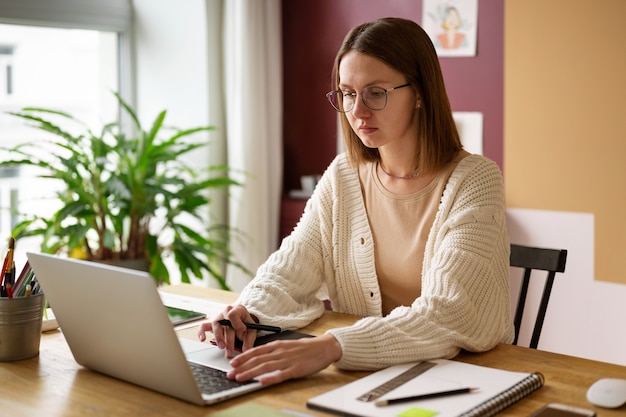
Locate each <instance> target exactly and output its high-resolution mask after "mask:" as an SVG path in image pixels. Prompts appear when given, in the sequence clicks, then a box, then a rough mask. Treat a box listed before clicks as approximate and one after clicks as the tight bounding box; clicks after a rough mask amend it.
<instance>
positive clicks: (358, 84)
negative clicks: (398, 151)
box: [339, 51, 420, 148]
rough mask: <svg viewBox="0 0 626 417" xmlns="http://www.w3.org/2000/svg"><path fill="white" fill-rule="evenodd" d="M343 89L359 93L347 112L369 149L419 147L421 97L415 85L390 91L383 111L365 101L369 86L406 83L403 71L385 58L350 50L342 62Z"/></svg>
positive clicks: (341, 80)
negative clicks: (417, 144) (388, 146)
mask: <svg viewBox="0 0 626 417" xmlns="http://www.w3.org/2000/svg"><path fill="white" fill-rule="evenodd" d="M339 79H340V84H339V89H340V90H342V91H343V92H346V93H357V97H356V99H355V102H354V108H353V109H352V110H351V111H349V112H347V113H345V114H346V117H347V119H348V122H349V123H350V126H351V127H352V130H354V132H355V133H356V135H357V136H358V137H359V139H360V140H361V142H363V144H364V145H365V146H367V147H368V148H381V147H383V146H387V145H390V146H397V145H403V144H404V145H406V144H409V145H410V146H413V147H414V146H415V143H416V140H417V120H418V118H417V112H416V110H417V108H418V106H419V103H420V99H419V97H418V96H417V93H416V92H415V89H414V88H412V87H411V86H408V87H403V88H399V89H397V90H393V91H389V92H388V94H387V105H386V106H385V108H384V109H382V110H371V109H370V108H368V107H367V106H366V105H365V104H364V103H363V100H362V96H361V92H362V91H363V89H364V88H367V87H382V88H384V89H386V90H388V89H391V88H395V87H398V86H400V85H403V84H406V83H407V80H406V78H405V77H404V76H403V75H402V73H400V72H398V71H397V70H395V69H393V68H392V67H390V66H389V65H387V64H385V63H384V62H383V61H381V60H379V59H377V58H373V57H371V56H369V55H364V54H362V53H359V52H355V51H350V52H348V53H347V54H345V55H344V56H343V58H342V59H341V63H340V65H339Z"/></svg>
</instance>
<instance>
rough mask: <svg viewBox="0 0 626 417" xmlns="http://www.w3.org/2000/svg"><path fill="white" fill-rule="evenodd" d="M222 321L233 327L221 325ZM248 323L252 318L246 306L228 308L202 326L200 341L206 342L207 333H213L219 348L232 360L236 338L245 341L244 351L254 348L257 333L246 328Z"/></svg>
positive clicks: (199, 332)
mask: <svg viewBox="0 0 626 417" xmlns="http://www.w3.org/2000/svg"><path fill="white" fill-rule="evenodd" d="M221 319H228V320H229V321H230V324H231V325H230V326H224V325H222V324H220V323H219V320H221ZM248 321H252V317H251V316H250V313H248V310H247V309H246V308H245V307H244V306H242V305H236V306H227V307H226V308H225V309H224V311H223V312H222V313H220V314H219V315H217V316H215V317H214V318H213V319H212V320H211V321H207V322H204V323H202V324H201V325H200V329H199V330H198V339H199V340H200V341H202V342H204V341H206V332H211V333H213V336H214V337H215V342H216V345H217V347H218V348H220V349H224V350H225V351H226V353H225V355H226V357H227V358H232V357H233V355H234V353H235V339H236V338H239V339H240V340H242V341H243V347H242V350H243V351H246V350H248V349H251V348H252V347H253V346H254V341H255V339H256V333H257V332H256V330H251V329H248V328H247V327H246V325H245V322H248Z"/></svg>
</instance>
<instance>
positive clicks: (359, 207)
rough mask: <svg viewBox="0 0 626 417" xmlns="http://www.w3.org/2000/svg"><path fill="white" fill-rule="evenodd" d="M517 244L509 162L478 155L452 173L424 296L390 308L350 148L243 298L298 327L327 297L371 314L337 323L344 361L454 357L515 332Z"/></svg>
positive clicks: (370, 366) (375, 363)
mask: <svg viewBox="0 0 626 417" xmlns="http://www.w3.org/2000/svg"><path fill="white" fill-rule="evenodd" d="M509 250H510V249H509V240H508V235H507V231H506V224H505V210H504V192H503V181H502V175H501V172H500V170H499V168H498V166H497V165H496V164H495V163H493V162H492V161H490V160H489V159H487V158H485V157H482V156H479V155H469V156H467V157H465V158H464V159H462V160H461V162H460V163H459V164H458V166H457V168H456V169H455V170H454V172H453V173H452V175H451V176H450V179H449V180H448V183H447V185H446V187H445V190H444V193H443V197H442V199H441V203H440V207H439V209H438V211H437V214H436V216H435V220H434V223H433V227H432V229H431V231H430V234H429V237H428V241H427V242H426V250H425V253H424V263H423V272H422V294H421V296H420V297H419V298H417V299H416V300H415V301H414V302H413V303H412V305H411V306H401V307H398V308H396V309H394V310H393V311H391V313H390V314H388V315H387V316H385V317H382V307H381V294H380V289H379V286H378V281H377V276H376V268H375V265H374V242H373V240H372V233H371V230H370V227H369V223H368V220H367V213H366V211H365V205H364V200H363V195H362V191H361V186H360V183H359V178H358V174H357V171H356V170H355V169H353V168H351V167H350V165H349V164H348V161H347V158H346V155H345V154H341V155H339V156H337V157H336V158H335V160H334V161H333V162H332V163H331V164H330V165H329V167H328V169H327V170H326V172H325V173H324V175H323V176H322V178H321V180H320V182H319V183H318V185H317V187H316V189H315V192H314V194H313V196H312V197H311V198H310V200H309V201H308V203H307V205H306V208H305V210H304V213H303V215H302V218H301V219H300V221H299V223H298V225H297V226H296V227H295V229H294V230H293V232H292V233H291V235H290V236H288V237H287V238H285V239H284V240H283V243H282V244H281V247H280V248H279V249H278V250H277V251H276V252H275V253H273V254H272V255H271V256H270V257H269V258H268V259H267V261H266V262H265V263H264V264H263V265H261V267H260V268H259V269H258V271H257V275H256V277H255V278H254V279H253V280H252V281H251V282H250V283H249V284H248V285H247V286H246V288H244V290H243V291H242V293H241V295H240V297H239V300H238V302H239V303H241V304H243V305H245V306H246V307H247V308H248V311H250V313H252V314H254V315H256V316H257V317H258V318H259V320H260V321H261V323H267V324H272V325H275V326H280V327H283V328H289V329H296V328H300V327H304V326H306V325H307V324H309V323H310V322H311V321H313V320H314V319H316V318H318V317H319V316H321V315H322V314H323V311H324V305H323V303H322V300H321V298H323V297H328V298H329V299H330V301H331V304H332V307H333V310H334V311H338V312H343V313H348V314H353V315H356V316H359V317H364V318H362V319H361V320H359V321H357V322H356V323H355V324H354V325H352V326H349V327H342V328H336V329H332V330H329V331H328V333H330V334H332V335H333V336H335V338H337V340H338V341H339V343H340V344H341V347H342V357H341V359H340V360H339V361H338V362H337V363H336V364H335V365H336V366H338V367H340V368H343V369H352V370H375V369H380V368H383V367H387V366H390V365H393V364H398V363H403V362H412V361H420V360H426V359H433V358H452V357H454V356H456V355H457V354H458V353H459V351H460V350H461V349H466V350H469V351H476V352H480V351H486V350H489V349H491V348H493V347H494V346H495V345H496V344H498V343H501V342H504V343H510V342H511V341H512V339H513V324H512V320H511V314H510V295H509V293H510V286H509ZM320 294H322V296H320Z"/></svg>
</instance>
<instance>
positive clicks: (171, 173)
mask: <svg viewBox="0 0 626 417" xmlns="http://www.w3.org/2000/svg"><path fill="white" fill-rule="evenodd" d="M115 96H116V97H117V100H118V102H119V103H120V105H121V108H122V109H123V111H124V112H125V114H126V115H128V118H129V120H130V121H131V124H132V125H133V126H132V127H133V129H132V131H133V132H134V134H132V135H128V134H127V133H126V132H125V130H124V129H122V126H121V123H119V122H113V123H109V124H107V125H105V126H104V127H103V128H102V129H101V130H100V131H98V132H95V131H92V130H91V129H90V128H89V127H87V126H86V125H85V124H84V123H82V122H80V121H78V120H76V119H75V118H73V117H72V116H70V115H69V114H66V113H63V112H59V111H54V110H50V109H41V108H24V109H22V110H21V111H19V112H11V113H9V114H11V115H13V116H15V117H19V118H21V119H24V120H26V121H27V122H28V123H29V124H31V125H33V126H34V127H36V128H38V129H41V130H43V131H46V132H49V133H51V134H52V136H51V139H50V140H38V141H31V142H28V143H25V144H20V145H17V146H14V147H12V148H10V149H7V148H4V149H2V152H5V153H8V155H3V156H2V157H0V166H34V167H38V168H40V169H42V171H41V172H42V174H41V175H40V177H42V178H47V179H50V181H57V182H58V183H60V184H61V188H60V189H59V190H58V191H57V192H56V198H57V199H58V200H59V201H60V202H61V208H60V209H58V210H56V211H54V212H53V213H51V214H49V215H40V214H36V215H33V214H31V215H26V214H25V213H22V216H23V217H25V219H24V220H22V221H21V222H20V223H19V224H18V225H17V226H16V227H15V229H14V230H13V236H14V237H15V238H20V237H24V236H41V237H42V238H43V241H42V244H41V250H42V252H48V253H59V252H65V253H67V254H68V255H70V256H75V255H76V254H79V255H80V256H81V257H83V258H85V259H88V260H92V261H102V262H109V263H118V262H130V261H139V262H144V263H145V265H146V267H147V268H148V269H149V271H150V273H151V274H152V276H153V277H154V278H155V280H157V282H158V283H159V284H163V283H170V271H169V269H168V266H167V265H168V263H169V264H170V265H173V264H174V262H175V264H176V265H177V266H178V270H179V271H180V277H181V281H182V282H190V277H191V276H195V277H199V278H204V277H205V276H206V275H205V274H206V273H208V274H209V275H210V276H211V277H213V278H214V279H215V280H216V281H217V282H218V283H219V285H220V287H221V288H223V289H228V286H227V284H226V281H225V278H224V276H223V274H222V270H223V266H224V265H225V264H233V265H236V266H238V267H239V268H241V269H243V270H244V271H246V272H248V271H247V270H246V268H245V267H244V266H243V265H241V264H239V263H238V262H237V261H236V259H235V258H234V257H233V255H232V253H231V252H230V250H229V244H228V243H229V240H230V239H231V238H232V237H233V233H234V231H233V230H231V229H230V228H229V227H227V226H225V225H221V224H218V225H207V224H206V223H207V222H206V221H205V220H204V219H205V218H206V217H207V216H208V213H209V210H208V209H209V205H210V204H211V198H210V195H209V191H210V190H223V191H224V192H227V191H228V188H229V187H230V186H240V185H241V183H239V182H237V181H235V180H234V179H233V178H232V177H231V176H230V175H229V174H230V172H229V170H228V168H227V167H226V166H210V167H208V168H207V169H206V170H194V169H192V168H190V167H189V165H188V164H187V163H186V162H185V161H184V160H183V159H182V157H183V156H184V155H188V154H189V153H190V152H192V151H194V150H196V149H198V148H200V147H202V146H206V142H204V141H198V140H193V138H194V137H197V136H198V135H194V134H196V133H198V132H202V131H208V130H212V129H213V127H212V126H203V127H196V128H191V129H185V130H177V129H168V128H166V127H165V126H164V124H163V123H164V120H165V116H166V111H165V110H164V111H162V112H161V113H159V115H158V116H157V117H156V119H155V120H154V122H153V123H152V126H151V127H150V128H149V129H148V130H144V129H143V127H142V125H141V123H140V122H139V119H138V117H137V115H136V112H135V111H134V110H133V109H132V108H131V107H130V106H129V105H128V104H127V103H126V102H125V101H124V100H123V99H122V98H121V97H120V96H119V95H118V94H117V93H115ZM57 118H61V119H64V120H65V121H66V122H68V121H69V122H71V123H72V124H74V125H77V126H78V130H77V133H71V132H70V129H69V128H67V127H64V128H61V127H59V124H58V122H56V120H57ZM64 126H65V125H64ZM168 256H171V257H172V258H173V261H174V262H166V257H168Z"/></svg>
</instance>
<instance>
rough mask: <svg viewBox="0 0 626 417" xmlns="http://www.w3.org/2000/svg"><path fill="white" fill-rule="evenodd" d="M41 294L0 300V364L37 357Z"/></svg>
mask: <svg viewBox="0 0 626 417" xmlns="http://www.w3.org/2000/svg"><path fill="white" fill-rule="evenodd" d="M43 307H44V295H43V293H40V294H36V295H32V296H30V297H15V298H7V297H0V362H8V361H18V360H21V359H28V358H32V357H33V356H37V355H38V354H39V342H40V340H41V325H42V320H43Z"/></svg>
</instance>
